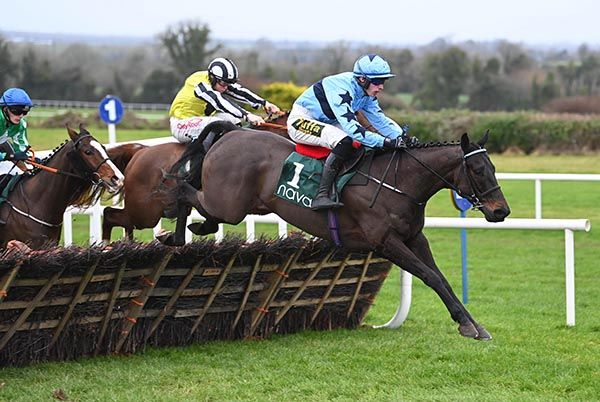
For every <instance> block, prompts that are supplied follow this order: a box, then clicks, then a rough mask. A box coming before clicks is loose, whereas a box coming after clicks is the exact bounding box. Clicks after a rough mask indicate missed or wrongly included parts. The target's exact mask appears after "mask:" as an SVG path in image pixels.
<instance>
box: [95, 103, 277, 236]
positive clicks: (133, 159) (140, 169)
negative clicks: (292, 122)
mask: <svg viewBox="0 0 600 402" xmlns="http://www.w3.org/2000/svg"><path fill="white" fill-rule="evenodd" d="M287 115H288V113H281V114H279V115H277V116H273V117H272V118H271V119H268V120H267V124H265V125H263V126H261V127H256V129H258V130H265V131H267V130H268V131H271V132H274V133H277V134H279V135H282V136H285V137H287V129H286V128H285V126H284V125H285V121H286V120H287ZM185 148H186V145H185V144H180V143H166V144H160V145H154V146H150V147H145V146H142V145H140V144H125V145H121V146H117V147H114V148H111V149H109V150H108V154H109V156H110V158H111V159H112V160H113V161H115V163H116V165H117V166H118V167H119V168H120V169H122V170H123V173H124V174H125V184H124V191H123V195H124V207H123V208H113V207H107V208H105V209H104V220H103V222H102V240H103V241H104V242H105V243H108V242H109V241H110V237H111V233H112V229H113V228H114V227H116V226H117V227H123V228H125V233H126V236H127V238H128V239H130V240H131V239H133V230H134V229H148V228H153V227H155V226H156V225H157V224H158V222H159V220H160V219H161V218H163V217H165V218H177V226H176V229H175V233H167V234H165V235H164V236H163V237H161V241H163V242H165V243H167V244H170V245H181V244H184V242H185V223H186V218H187V215H188V214H189V210H187V211H185V210H182V212H181V213H180V215H179V216H177V215H173V214H169V213H168V211H165V208H166V205H165V204H164V200H163V199H162V198H161V197H160V196H159V195H158V194H157V193H156V191H155V190H156V189H157V188H158V186H159V185H169V184H170V183H172V184H173V185H174V184H175V182H174V181H172V180H171V181H169V180H167V181H166V182H165V180H164V179H163V172H166V171H169V169H171V166H173V164H174V163H175V162H176V161H177V160H178V159H179V158H180V157H181V155H182V154H183V152H184V151H185Z"/></svg>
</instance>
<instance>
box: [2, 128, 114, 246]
mask: <svg viewBox="0 0 600 402" xmlns="http://www.w3.org/2000/svg"><path fill="white" fill-rule="evenodd" d="M79 130H80V132H79V133H78V132H77V131H75V130H73V129H71V128H70V127H67V132H68V134H69V137H70V140H69V141H68V142H65V143H64V144H63V145H61V146H60V147H58V149H56V150H55V152H54V153H53V154H52V155H50V156H48V157H47V158H46V159H45V160H44V161H43V162H42V163H41V164H38V163H36V162H34V161H28V163H31V164H32V165H33V166H36V167H37V168H35V169H33V171H32V172H26V173H24V174H23V175H21V179H20V180H19V181H18V182H17V183H16V184H15V186H14V188H13V189H12V191H11V192H10V193H9V194H8V197H7V200H6V201H5V202H4V203H2V204H0V220H2V221H3V224H0V248H5V247H6V245H7V243H8V242H9V241H11V240H18V241H21V242H24V243H27V244H28V245H29V246H30V247H32V248H40V247H42V246H46V245H56V244H58V241H59V240H60V234H61V228H62V219H63V214H64V212H65V210H66V208H67V207H68V206H69V205H75V206H89V205H92V204H93V203H94V202H95V201H96V200H97V198H98V196H99V194H100V189H101V188H104V189H106V190H107V191H109V192H111V193H117V192H118V191H119V190H120V189H121V187H122V186H123V174H122V173H121V171H120V170H119V169H117V167H116V166H115V164H114V163H113V162H112V161H111V160H110V158H109V157H108V155H107V153H106V150H105V149H104V147H103V146H102V144H100V143H99V142H98V141H97V140H96V139H95V138H94V137H93V136H92V135H91V134H90V133H89V132H88V131H87V130H86V129H85V128H83V126H81V125H80V126H79Z"/></svg>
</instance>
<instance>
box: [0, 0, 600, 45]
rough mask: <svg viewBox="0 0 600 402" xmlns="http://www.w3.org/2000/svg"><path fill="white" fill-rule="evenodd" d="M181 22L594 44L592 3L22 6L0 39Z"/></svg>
mask: <svg viewBox="0 0 600 402" xmlns="http://www.w3.org/2000/svg"><path fill="white" fill-rule="evenodd" d="M7 1H8V0H5V1H4V2H7ZM9 3H10V4H11V5H10V6H9ZM15 4H16V3H14V1H13V2H9V1H8V2H7V3H6V4H5V7H3V10H4V11H3V14H4V12H7V11H8V12H10V9H11V8H13V7H14V5H15ZM7 7H8V9H7ZM182 21H200V22H202V23H206V24H208V26H209V28H210V30H211V34H212V38H213V39H251V40H253V39H259V38H267V39H271V40H293V41H300V40H307V41H325V42H331V41H338V40H347V41H364V42H367V43H370V44H383V45H385V44H388V45H403V44H425V43H429V42H431V41H432V40H434V39H436V38H445V39H447V40H450V41H463V40H467V39H473V40H477V41H481V40H493V39H507V40H509V41H511V42H523V43H530V44H550V45H552V44H557V45H560V44H571V45H573V44H581V43H587V44H589V45H598V44H600V0H495V1H486V0H414V1H406V0H392V1H387V0H376V1H374V0H362V1H358V0H346V1H338V0H278V1H273V0H257V1H251V0H176V1H165V0H143V1H137V0H135V1H129V0H96V1H94V0H27V1H25V2H23V3H22V4H21V5H19V6H17V9H16V10H14V14H13V15H12V16H10V17H9V16H7V15H3V18H1V19H0V31H3V30H5V31H27V32H43V33H73V34H88V35H112V36H137V37H152V36H155V35H156V34H158V33H160V32H162V31H164V30H165V29H166V28H167V27H168V26H169V25H174V24H177V23H179V22H182Z"/></svg>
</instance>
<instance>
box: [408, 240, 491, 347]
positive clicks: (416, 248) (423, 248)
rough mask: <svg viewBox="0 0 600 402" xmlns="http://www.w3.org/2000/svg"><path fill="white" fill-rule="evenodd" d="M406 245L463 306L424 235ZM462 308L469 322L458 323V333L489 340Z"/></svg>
mask: <svg viewBox="0 0 600 402" xmlns="http://www.w3.org/2000/svg"><path fill="white" fill-rule="evenodd" d="M407 243H408V244H407V245H408V247H409V248H410V250H411V251H412V252H413V253H414V254H415V255H416V256H417V257H418V258H419V259H420V260H421V261H423V263H425V264H426V265H427V266H428V267H429V268H431V269H432V270H433V271H434V272H436V273H437V274H438V275H439V277H440V278H441V281H442V284H443V285H444V287H445V288H446V289H447V291H448V293H449V294H450V295H451V296H452V298H453V299H454V302H455V303H458V304H460V305H461V306H463V304H462V303H461V301H460V300H459V298H458V296H456V294H455V293H454V291H453V290H452V287H451V286H450V283H448V280H447V279H446V277H445V276H444V275H443V274H442V272H441V271H440V269H439V268H438V266H437V264H436V263H435V260H434V259H433V254H432V253H431V248H430V247H429V242H428V241H427V238H426V237H425V235H423V233H419V234H418V235H417V236H416V237H415V238H414V239H412V240H411V241H409V242H407ZM463 308H464V313H465V315H466V316H467V317H468V318H469V320H470V322H467V323H463V324H461V323H459V325H460V327H459V332H460V333H461V334H462V335H464V336H468V337H471V338H475V339H481V340H491V339H492V335H490V333H489V332H488V331H487V330H486V329H485V328H484V327H483V326H482V325H480V324H479V323H478V322H477V321H475V320H474V319H473V317H472V316H471V314H470V313H469V311H468V310H467V309H466V308H465V307H464V306H463ZM473 331H476V334H475V336H471V335H472V334H473Z"/></svg>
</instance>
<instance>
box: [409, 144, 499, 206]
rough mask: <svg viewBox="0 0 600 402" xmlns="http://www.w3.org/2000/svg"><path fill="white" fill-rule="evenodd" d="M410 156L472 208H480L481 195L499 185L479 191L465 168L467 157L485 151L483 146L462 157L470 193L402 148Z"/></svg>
mask: <svg viewBox="0 0 600 402" xmlns="http://www.w3.org/2000/svg"><path fill="white" fill-rule="evenodd" d="M404 151H405V152H406V153H407V154H408V155H409V156H410V157H411V158H413V159H414V160H416V161H417V162H419V164H420V165H421V166H423V167H424V168H425V169H427V170H429V171H430V172H431V173H433V174H434V175H435V176H437V178H438V179H440V180H441V181H442V182H443V183H444V184H446V185H447V186H448V187H450V189H451V190H453V191H455V192H456V193H457V194H458V195H460V196H461V197H463V198H466V199H467V200H468V201H469V202H470V203H471V204H473V209H476V208H481V207H482V206H483V204H482V203H481V200H480V197H483V196H485V195H487V194H489V193H491V192H493V191H496V190H498V189H499V188H500V185H497V186H494V187H492V188H489V189H487V190H485V191H483V192H482V191H480V190H479V189H478V188H477V185H476V183H475V180H474V179H473V177H472V176H471V174H470V173H469V169H467V159H468V158H470V157H471V156H473V155H477V154H481V153H487V150H486V149H485V148H479V149H476V150H475V151H471V152H469V153H467V154H464V155H463V157H462V167H463V169H464V171H465V174H466V176H467V179H468V180H469V185H470V186H471V190H473V192H472V194H465V193H464V192H463V191H461V190H460V189H459V188H458V187H457V186H455V185H454V184H452V183H450V182H449V181H448V180H446V179H445V178H444V177H442V176H441V175H440V174H439V173H438V172H436V171H435V170H433V169H432V168H431V167H430V166H429V165H427V164H426V163H424V162H423V161H422V160H420V159H419V158H417V157H416V156H414V155H413V154H412V153H410V152H408V150H406V149H405V150H404Z"/></svg>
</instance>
